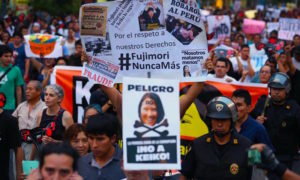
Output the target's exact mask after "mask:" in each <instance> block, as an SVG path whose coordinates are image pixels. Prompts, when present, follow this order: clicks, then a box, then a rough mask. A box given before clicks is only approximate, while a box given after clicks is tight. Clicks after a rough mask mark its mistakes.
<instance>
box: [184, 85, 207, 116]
mask: <svg viewBox="0 0 300 180" xmlns="http://www.w3.org/2000/svg"><path fill="white" fill-rule="evenodd" d="M203 84H204V83H203V82H196V83H194V84H193V85H192V86H191V87H190V89H189V90H188V92H187V93H186V94H185V95H184V96H183V97H182V98H180V118H182V117H183V115H184V113H185V111H186V110H187V109H188V108H189V107H190V105H191V104H192V103H193V101H194V100H195V99H196V98H197V96H198V95H199V94H200V92H201V90H202V88H203Z"/></svg>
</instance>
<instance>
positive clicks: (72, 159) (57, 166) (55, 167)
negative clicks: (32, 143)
mask: <svg viewBox="0 0 300 180" xmlns="http://www.w3.org/2000/svg"><path fill="white" fill-rule="evenodd" d="M39 157H40V158H39V159H40V161H39V169H35V170H33V171H31V173H30V174H29V175H28V176H27V177H26V179H27V180H37V179H45V180H46V179H61V180H69V179H72V180H83V178H82V177H81V176H80V175H78V173H77V166H78V165H77V161H78V153H77V152H76V151H75V150H74V149H72V147H71V146H70V145H69V144H64V143H49V144H47V145H45V146H44V147H43V149H42V151H41V152H40V155H39Z"/></svg>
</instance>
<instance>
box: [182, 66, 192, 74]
mask: <svg viewBox="0 0 300 180" xmlns="http://www.w3.org/2000/svg"><path fill="white" fill-rule="evenodd" d="M185 67H189V66H188V65H184V66H183V77H185V76H186V75H185V70H184V69H185ZM188 77H191V73H190V71H189V72H188Z"/></svg>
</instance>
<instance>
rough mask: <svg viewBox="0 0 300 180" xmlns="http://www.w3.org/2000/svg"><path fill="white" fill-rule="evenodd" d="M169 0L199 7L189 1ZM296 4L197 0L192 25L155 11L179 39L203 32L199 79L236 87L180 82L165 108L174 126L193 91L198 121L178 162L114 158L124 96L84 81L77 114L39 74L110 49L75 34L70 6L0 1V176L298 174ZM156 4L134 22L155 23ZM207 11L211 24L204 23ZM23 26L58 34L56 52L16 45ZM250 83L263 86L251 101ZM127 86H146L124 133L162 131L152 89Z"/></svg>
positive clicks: (50, 74)
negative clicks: (157, 165) (143, 163)
mask: <svg viewBox="0 0 300 180" xmlns="http://www.w3.org/2000/svg"><path fill="white" fill-rule="evenodd" d="M178 1H179V0H178ZM236 1H237V0H236ZM181 3H186V4H188V5H189V6H191V7H194V8H199V6H200V4H199V3H198V1H197V0H181ZM261 6H262V8H261ZM296 7H297V6H295V7H291V8H290V7H289V8H288V7H286V6H285V7H284V6H280V7H279V6H276V7H275V6H274V7H272V8H267V6H265V8H263V5H258V6H257V7H256V10H255V12H254V13H253V12H252V15H249V14H248V13H249V11H250V9H247V8H238V9H236V6H231V8H230V9H228V8H226V9H225V8H223V9H219V8H215V7H205V6H204V7H202V4H201V9H202V12H203V13H204V14H201V21H202V22H203V24H204V27H205V28H204V29H201V28H199V27H197V26H195V25H193V24H190V23H186V22H185V21H182V20H180V19H176V18H174V17H173V16H167V18H166V29H167V32H169V33H170V34H172V35H173V36H174V37H175V38H176V39H177V40H178V41H180V42H182V44H183V45H189V44H190V43H191V42H193V40H194V39H195V38H196V37H197V36H198V35H199V34H200V33H201V32H204V33H205V34H206V37H207V42H208V43H207V44H206V46H207V49H208V56H207V57H206V58H205V60H204V64H203V67H204V69H206V70H207V72H206V73H207V76H206V81H209V82H216V83H221V85H224V87H225V88H226V87H228V86H227V85H234V86H235V87H238V88H235V89H230V90H227V92H228V91H230V92H229V94H228V93H227V94H224V95H223V94H222V90H219V89H218V88H212V87H211V86H212V85H211V84H208V82H193V83H181V85H180V87H181V89H180V93H181V95H183V94H184V95H183V96H181V97H180V98H179V97H178V99H179V100H178V102H179V103H178V104H179V109H173V111H179V112H176V113H178V114H179V116H180V119H181V120H180V123H181V124H184V123H189V122H190V121H192V120H190V121H189V120H186V117H185V114H186V111H187V110H188V108H189V107H190V106H192V105H194V104H195V103H194V102H195V101H196V100H197V101H198V103H200V104H201V105H200V106H199V107H198V105H197V109H198V110H196V111H197V113H198V111H199V117H200V119H201V122H202V120H203V122H204V123H203V124H204V126H205V129H207V130H205V133H202V134H201V136H197V137H194V138H193V139H190V141H189V142H188V145H187V146H185V147H187V150H185V151H186V152H185V153H183V152H177V153H180V155H181V169H180V170H178V171H177V170H172V169H169V170H159V169H157V170H151V171H150V170H145V169H144V168H143V169H141V170H139V169H138V167H137V168H136V169H135V170H127V169H126V168H124V164H123V161H125V160H126V161H127V160H128V159H127V158H124V157H123V153H124V152H123V147H124V146H125V144H124V143H123V144H122V125H123V124H124V123H125V122H124V119H125V117H124V113H125V112H124V106H127V104H128V106H127V107H126V108H130V106H131V105H130V102H129V101H128V102H124V97H122V96H123V94H122V88H120V87H121V85H120V84H115V85H114V87H107V86H105V85H101V84H99V85H95V84H96V83H93V85H95V86H93V90H92V91H91V94H90V95H89V96H84V95H83V96H82V97H80V98H81V99H82V98H84V97H88V99H86V100H85V101H84V103H82V104H84V105H83V106H84V107H82V115H83V116H82V117H79V116H77V115H76V116H74V111H75V110H74V107H75V105H74V104H72V103H74V102H71V101H72V100H70V99H67V100H66V96H69V95H70V94H73V96H75V94H76V93H78V92H77V91H73V92H72V90H70V89H69V90H66V89H65V88H64V86H63V84H64V83H65V84H67V82H61V81H60V82H59V81H56V83H51V82H55V81H51V78H55V75H56V76H59V75H58V74H57V73H58V71H57V72H56V74H55V69H58V68H59V67H61V68H62V69H65V70H68V69H71V68H74V67H77V68H83V66H84V63H87V64H89V63H91V61H92V60H91V57H90V56H89V55H88V52H91V53H92V54H93V56H97V55H99V54H105V53H107V52H108V51H109V49H110V48H111V47H110V46H111V45H110V44H109V43H107V38H104V39H100V38H99V41H98V40H97V41H90V42H89V43H85V44H84V43H83V41H82V37H81V32H80V29H81V28H80V23H79V20H80V17H79V13H78V14H74V15H73V14H70V15H65V16H64V17H60V16H52V15H51V14H48V13H47V12H43V11H29V12H28V13H27V14H26V15H24V14H20V15H16V13H15V11H13V10H8V11H7V13H6V14H5V16H4V17H3V18H2V19H1V20H0V44H1V45H0V124H1V125H0V150H1V154H0V167H1V168H0V172H1V176H0V179H18V180H20V179H27V180H36V179H72V180H80V179H87V180H93V179H95V180H96V179H125V178H126V179H151V178H152V179H182V180H183V179H254V180H255V179H258V180H259V179H269V180H273V179H274V180H276V179H286V180H290V179H291V180H293V179H300V175H298V174H299V173H300V154H299V153H300V146H299V145H300V107H299V104H300V83H299V82H300V9H299V8H296ZM251 11H254V10H251ZM161 13H162V12H161V9H159V7H158V6H155V5H153V4H150V5H149V4H148V6H147V8H146V9H145V10H143V11H142V13H141V16H140V17H139V22H140V23H141V24H140V27H139V28H140V31H142V32H144V31H148V30H153V29H154V30H155V29H162V28H164V23H163V22H162V20H161V19H160V18H159V16H160V14H161ZM205 13H208V14H209V16H213V18H215V20H209V16H208V14H205ZM250 16H251V17H250ZM225 17H228V19H227V20H225V19H226V18H225ZM210 18H211V17H210ZM223 19H224V22H223ZM245 20H249V23H248V22H245ZM217 21H222V23H221V24H222V25H220V26H219V27H217V23H215V24H213V25H211V23H214V22H217ZM289 22H294V24H293V23H290V24H289V25H290V26H293V28H296V26H297V27H298V31H295V30H294V32H288V30H287V31H285V32H280V30H282V29H280V28H279V26H282V24H284V23H289ZM258 24H263V25H261V26H260V25H258ZM275 24H277V25H275ZM210 26H215V27H214V28H213V27H210ZM291 34H292V35H291ZM31 35H37V36H36V37H41V39H40V41H43V37H46V36H44V35H51V37H52V36H53V37H60V38H61V41H60V44H58V45H56V46H61V49H62V53H61V55H60V56H57V57H51V58H48V57H47V56H46V54H42V53H41V54H40V55H38V56H36V57H33V56H31V55H28V53H27V50H25V49H26V43H27V41H28V40H26V38H25V37H29V38H30V37H31ZM153 38H155V37H153ZM45 41H47V39H46V40H45ZM120 46H121V45H120ZM170 46H171V45H170ZM38 48H39V47H37V48H36V51H41V52H42V50H40V49H38ZM157 49H159V48H157ZM32 51H33V50H32ZM134 51H135V50H134V49H133V50H132V52H134ZM173 51H176V47H174V48H173ZM178 51H179V50H178ZM122 55H123V54H122ZM143 55H144V58H145V56H147V55H145V54H143ZM124 56H125V55H124ZM168 56H169V54H167V55H164V57H168ZM122 57H123V56H122ZM182 67H183V68H182V70H181V75H183V77H191V76H193V75H194V74H195V73H194V74H193V73H192V72H191V70H192V69H191V66H189V65H183V66H182ZM122 68H123V67H121V70H123V69H122ZM114 73H115V72H114ZM80 75H81V73H80ZM88 76H89V75H88ZM98 79H99V77H98ZM99 82H100V81H99ZM243 87H247V88H243ZM256 87H259V88H265V89H267V90H266V93H262V95H261V96H259V97H257V98H256V99H255V100H254V98H253V97H252V94H253V92H255V91H256V89H255V88H256ZM131 88H132V89H134V90H135V91H147V93H146V94H145V95H144V96H143V97H142V100H141V101H140V103H139V107H138V109H139V110H138V117H139V118H140V119H141V122H142V123H140V122H139V123H137V121H136V124H135V127H139V128H146V129H148V130H146V131H145V132H144V133H143V132H142V133H141V132H139V131H135V132H134V133H135V134H136V136H137V137H138V138H139V137H143V136H144V135H145V133H148V132H149V131H153V132H154V133H159V135H160V136H167V134H168V133H163V131H159V130H158V128H156V127H155V126H156V124H159V126H161V127H163V126H166V127H167V126H168V123H170V122H171V121H172V120H171V119H168V120H167V119H164V114H167V113H165V112H164V109H163V107H162V106H163V105H162V102H161V101H162V100H161V99H160V97H159V96H157V95H156V94H155V93H151V92H155V91H156V89H155V88H154V87H152V89H151V87H142V88H141V87H138V86H133V85H132V87H131ZM143 88H144V89H143ZM145 88H148V89H146V90H145ZM225 88H224V89H225ZM150 89H151V90H150ZM158 89H159V90H157V91H164V92H168V91H169V92H171V91H173V89H170V88H158ZM217 89H218V90H217ZM250 89H253V90H250ZM123 91H124V86H123ZM148 91H149V92H148ZM216 91H218V92H216ZM257 91H258V90H257ZM122 98H123V99H122ZM127 100H128V99H127ZM63 101H65V102H64V103H62V102H63ZM66 101H67V102H66ZM80 101H81V100H80ZM170 101H172V100H171V99H170ZM176 102H177V101H176ZM66 105H68V106H72V109H73V112H71V111H70V110H69V109H68V108H66ZM146 107H147V108H148V109H147V108H146ZM151 108H152V112H150V111H151V110H149V109H151ZM153 109H154V110H153ZM159 109H162V111H160V110H159ZM78 111H79V110H78ZM153 111H155V112H153ZM165 111H166V108H165ZM76 112H77V111H76ZM193 116H196V115H191V117H192V118H193ZM79 119H80V120H79ZM194 128H196V129H197V126H195V127H194ZM199 128H200V127H199ZM123 131H124V127H123ZM123 133H124V132H123ZM180 150H181V151H183V149H181V148H180ZM258 157H259V158H258ZM143 158H145V156H143ZM34 164H35V165H34ZM27 166H28V167H27ZM29 166H30V167H33V166H34V167H35V168H33V170H31V169H30V167H29ZM28 168H29V170H28ZM25 169H26V170H25ZM152 169H153V168H152Z"/></svg>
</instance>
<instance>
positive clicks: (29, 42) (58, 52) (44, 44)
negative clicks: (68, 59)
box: [24, 34, 63, 58]
mask: <svg viewBox="0 0 300 180" xmlns="http://www.w3.org/2000/svg"><path fill="white" fill-rule="evenodd" d="M24 39H25V53H26V56H27V57H33V58H40V57H41V56H43V57H44V58H58V57H61V56H62V55H63V50H62V37H61V36H54V35H50V34H30V35H25V36H24Z"/></svg>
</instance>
